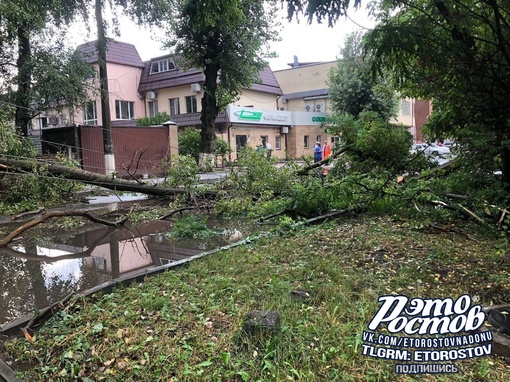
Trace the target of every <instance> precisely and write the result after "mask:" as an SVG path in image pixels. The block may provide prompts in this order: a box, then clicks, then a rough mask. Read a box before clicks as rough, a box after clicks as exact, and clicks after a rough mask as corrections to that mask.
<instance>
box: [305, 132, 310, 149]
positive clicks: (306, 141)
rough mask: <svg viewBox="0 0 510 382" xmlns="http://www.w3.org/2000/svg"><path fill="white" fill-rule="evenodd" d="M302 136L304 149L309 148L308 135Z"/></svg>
mask: <svg viewBox="0 0 510 382" xmlns="http://www.w3.org/2000/svg"><path fill="white" fill-rule="evenodd" d="M304 138H305V140H304V146H305V149H308V148H310V136H309V135H305V136H304Z"/></svg>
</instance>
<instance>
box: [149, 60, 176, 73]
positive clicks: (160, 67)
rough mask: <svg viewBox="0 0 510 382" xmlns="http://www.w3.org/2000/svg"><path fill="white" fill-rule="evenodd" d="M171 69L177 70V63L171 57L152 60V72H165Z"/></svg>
mask: <svg viewBox="0 0 510 382" xmlns="http://www.w3.org/2000/svg"><path fill="white" fill-rule="evenodd" d="M170 70H175V64H174V62H173V61H172V60H171V59H170V58H165V59H164V60H157V61H152V62H151V72H150V74H155V73H163V72H168V71H170Z"/></svg>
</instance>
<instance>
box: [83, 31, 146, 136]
mask: <svg viewBox="0 0 510 382" xmlns="http://www.w3.org/2000/svg"><path fill="white" fill-rule="evenodd" d="M76 49H77V50H78V51H80V52H82V53H83V55H84V57H85V61H86V62H88V63H90V64H92V65H94V67H95V68H96V72H98V71H99V69H98V64H97V63H98V56H97V51H96V41H90V42H87V43H85V44H82V45H79V46H78V47H77V48H76ZM106 62H107V73H108V89H109V92H110V110H111V119H112V121H126V120H134V119H136V118H141V117H143V116H145V110H144V102H143V99H140V97H139V95H138V82H139V81H140V77H141V74H142V70H143V68H144V64H143V62H142V60H141V58H140V56H139V54H138V51H137V50H136V48H135V46H134V45H132V44H128V43H125V42H120V41H114V40H110V41H109V42H108V49H107V51H106ZM98 81H99V79H98V78H94V79H89V80H87V82H88V83H89V84H90V85H91V90H90V101H89V102H88V103H87V105H86V107H85V108H84V110H81V111H79V112H78V113H76V114H75V117H74V118H75V120H74V123H75V124H77V125H99V126H102V125H103V123H102V120H101V105H100V102H99V97H98V95H97V94H96V93H97V90H96V89H98V88H99V83H98Z"/></svg>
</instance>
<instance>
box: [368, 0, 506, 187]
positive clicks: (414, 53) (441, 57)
mask: <svg viewBox="0 0 510 382" xmlns="http://www.w3.org/2000/svg"><path fill="white" fill-rule="evenodd" d="M380 8H381V13H380V18H381V23H380V24H379V26H377V27H376V29H375V30H374V31H373V32H372V33H370V34H369V43H370V45H371V46H372V47H373V48H375V49H376V58H377V61H376V63H377V65H378V67H379V68H384V69H389V70H392V71H393V72H394V73H395V74H396V76H395V78H396V80H397V84H398V86H399V87H400V89H402V91H404V92H406V93H407V94H409V95H411V96H415V97H422V98H425V99H432V100H433V114H432V117H431V120H430V122H429V128H430V131H431V135H432V136H433V137H437V138H454V139H455V140H456V141H457V142H458V143H460V144H461V148H464V149H466V151H467V152H469V156H470V157H471V158H473V157H476V158H477V162H478V163H490V162H491V161H493V160H494V159H496V163H494V162H493V165H498V166H499V167H500V168H501V169H502V172H503V180H504V181H505V182H507V184H510V97H508V89H510V3H509V2H508V1H506V0H481V1H474V0H453V1H449V2H443V1H425V0H422V1H382V2H381V3H380ZM394 10H397V12H395V11H394ZM489 170H491V169H490V168H489ZM491 171H492V170H491Z"/></svg>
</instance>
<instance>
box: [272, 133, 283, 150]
mask: <svg viewBox="0 0 510 382" xmlns="http://www.w3.org/2000/svg"><path fill="white" fill-rule="evenodd" d="M274 148H275V150H281V149H282V137H281V136H279V135H277V136H276V137H274Z"/></svg>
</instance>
